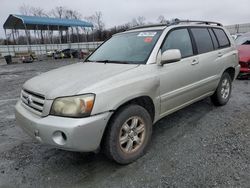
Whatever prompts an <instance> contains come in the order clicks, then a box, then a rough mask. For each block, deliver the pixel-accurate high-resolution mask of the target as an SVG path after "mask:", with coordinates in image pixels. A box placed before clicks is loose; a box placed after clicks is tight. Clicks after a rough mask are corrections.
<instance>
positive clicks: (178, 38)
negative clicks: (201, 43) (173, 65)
mask: <svg viewBox="0 0 250 188" xmlns="http://www.w3.org/2000/svg"><path fill="white" fill-rule="evenodd" d="M170 49H179V50H180V51H181V57H182V58H185V57H189V56H192V55H193V47H192V42H191V39H190V36H189V32H188V30H187V29H177V30H173V31H171V32H170V34H169V35H168V36H167V38H166V40H165V42H164V43H163V46H162V52H164V51H166V50H170Z"/></svg>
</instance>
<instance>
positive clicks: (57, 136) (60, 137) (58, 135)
mask: <svg viewBox="0 0 250 188" xmlns="http://www.w3.org/2000/svg"><path fill="white" fill-rule="evenodd" d="M52 139H53V141H54V142H55V143H56V144H58V145H64V144H65V143H66V141H67V136H66V134H65V133H64V132H62V131H56V132H54V133H53V135H52Z"/></svg>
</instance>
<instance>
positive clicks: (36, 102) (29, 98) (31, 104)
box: [21, 89, 45, 116]
mask: <svg viewBox="0 0 250 188" xmlns="http://www.w3.org/2000/svg"><path fill="white" fill-rule="evenodd" d="M21 100H22V102H23V104H24V105H25V107H27V108H28V109H29V110H30V111H32V112H34V113H35V114H37V115H39V116H41V115H42V112H43V106H44V101H45V97H44V96H42V95H40V94H36V93H33V92H31V91H27V90H24V89H23V90H22V92H21Z"/></svg>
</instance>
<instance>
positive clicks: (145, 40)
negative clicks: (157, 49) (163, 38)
mask: <svg viewBox="0 0 250 188" xmlns="http://www.w3.org/2000/svg"><path fill="white" fill-rule="evenodd" d="M152 40H153V38H152V37H146V38H144V42H146V43H151V42H152Z"/></svg>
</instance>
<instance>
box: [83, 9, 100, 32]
mask: <svg viewBox="0 0 250 188" xmlns="http://www.w3.org/2000/svg"><path fill="white" fill-rule="evenodd" d="M85 19H86V20H87V21H89V22H91V23H92V24H93V25H94V28H95V29H96V30H98V31H102V30H104V27H105V24H104V22H103V17H102V12H101V11H98V12H95V14H93V15H92V16H89V17H85Z"/></svg>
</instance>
